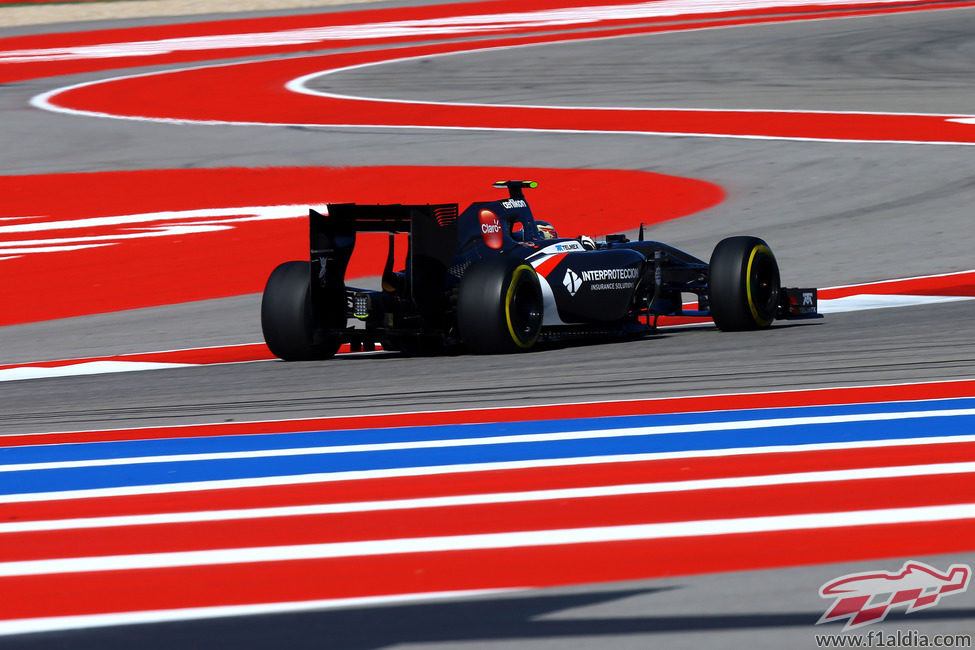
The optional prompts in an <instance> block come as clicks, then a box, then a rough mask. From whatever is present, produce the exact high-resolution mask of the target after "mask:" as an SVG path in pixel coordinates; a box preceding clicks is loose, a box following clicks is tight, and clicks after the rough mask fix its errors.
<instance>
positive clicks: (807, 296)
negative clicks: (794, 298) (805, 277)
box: [802, 291, 813, 307]
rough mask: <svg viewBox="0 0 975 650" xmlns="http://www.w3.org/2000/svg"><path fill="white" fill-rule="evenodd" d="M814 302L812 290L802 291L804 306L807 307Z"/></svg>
mask: <svg viewBox="0 0 975 650" xmlns="http://www.w3.org/2000/svg"><path fill="white" fill-rule="evenodd" d="M812 304H813V295H812V292H811V291H804V292H803V293H802V306H803V307H805V306H807V305H812Z"/></svg>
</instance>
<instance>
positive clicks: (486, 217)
mask: <svg viewBox="0 0 975 650" xmlns="http://www.w3.org/2000/svg"><path fill="white" fill-rule="evenodd" d="M478 217H479V218H480V220H481V236H482V237H484V243H485V244H487V245H488V247H489V248H495V249H497V248H501V246H502V245H503V244H504V237H503V236H502V235H501V222H500V221H498V215H496V214H494V213H493V212H491V211H490V210H481V212H480V214H479V215H478Z"/></svg>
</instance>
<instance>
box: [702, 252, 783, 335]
mask: <svg viewBox="0 0 975 650" xmlns="http://www.w3.org/2000/svg"><path fill="white" fill-rule="evenodd" d="M709 277H710V279H709V287H708V299H709V302H710V305H711V316H712V318H714V323H715V325H717V326H718V328H720V329H722V330H724V331H742V330H755V329H763V328H766V327H768V326H769V325H771V324H772V321H773V320H774V319H775V315H776V312H777V311H778V302H779V289H780V285H779V266H778V263H777V262H776V261H775V256H774V255H773V254H772V251H771V249H770V248H769V246H768V244H766V243H765V242H764V241H762V240H761V239H759V238H757V237H728V238H727V239H723V240H721V241H720V242H718V245H717V246H715V247H714V252H713V253H712V254H711V262H710V274H709Z"/></svg>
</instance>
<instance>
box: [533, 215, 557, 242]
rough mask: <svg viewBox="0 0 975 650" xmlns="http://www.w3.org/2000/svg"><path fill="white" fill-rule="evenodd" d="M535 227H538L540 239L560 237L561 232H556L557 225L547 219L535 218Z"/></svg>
mask: <svg viewBox="0 0 975 650" xmlns="http://www.w3.org/2000/svg"><path fill="white" fill-rule="evenodd" d="M535 228H537V229H538V237H539V238H540V239H558V237H559V233H557V232H555V226H553V225H552V224H550V223H549V222H547V221H538V220H537V219H536V220H535Z"/></svg>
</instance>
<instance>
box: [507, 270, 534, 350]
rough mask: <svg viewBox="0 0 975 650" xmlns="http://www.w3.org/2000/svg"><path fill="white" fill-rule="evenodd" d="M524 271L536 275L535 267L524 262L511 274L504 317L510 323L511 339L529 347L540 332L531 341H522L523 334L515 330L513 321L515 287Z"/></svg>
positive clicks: (524, 346)
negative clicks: (520, 334) (512, 308)
mask: <svg viewBox="0 0 975 650" xmlns="http://www.w3.org/2000/svg"><path fill="white" fill-rule="evenodd" d="M523 273H529V274H531V275H535V269H533V268H532V267H530V266H528V265H527V264H522V265H520V266H518V267H517V268H516V269H515V272H514V273H512V274H511V282H509V283H508V292H507V293H506V294H505V296H504V319H505V322H506V323H507V325H508V333H509V334H510V335H511V340H512V341H514V344H515V345H517V346H518V347H519V348H522V349H528V348H530V347H531V346H532V345H534V344H535V341H536V340H537V339H538V334H539V332H535V336H533V337H532V338H531V340H530V341H522V340H521V336H519V335H518V334H517V333H516V332H515V327H514V324H513V323H512V322H511V302H512V300H513V299H514V296H515V288H516V287H517V286H518V282H519V279H520V276H521V275H522V274H523Z"/></svg>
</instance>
